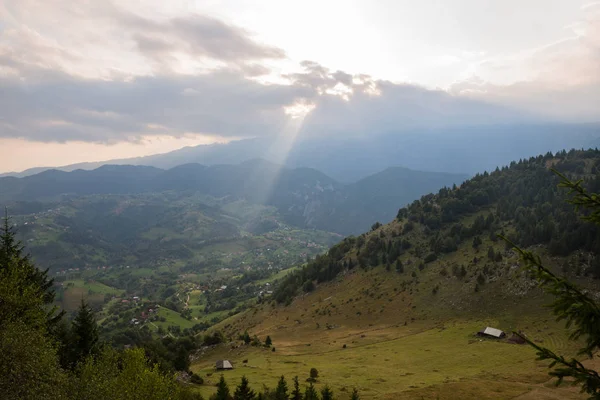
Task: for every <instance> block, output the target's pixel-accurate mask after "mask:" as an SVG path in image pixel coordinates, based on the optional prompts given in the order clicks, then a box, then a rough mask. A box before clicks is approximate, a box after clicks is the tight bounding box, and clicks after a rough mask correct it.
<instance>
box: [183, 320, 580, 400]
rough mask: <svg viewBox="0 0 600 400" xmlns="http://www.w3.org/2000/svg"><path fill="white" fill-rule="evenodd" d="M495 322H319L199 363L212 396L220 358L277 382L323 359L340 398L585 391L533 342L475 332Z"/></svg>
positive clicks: (256, 382)
mask: <svg viewBox="0 0 600 400" xmlns="http://www.w3.org/2000/svg"><path fill="white" fill-rule="evenodd" d="M488 322H492V323H493V321H456V322H452V323H449V324H447V325H444V324H441V325H438V326H435V327H428V325H429V323H427V322H425V323H418V324H415V326H412V327H372V328H371V329H367V330H361V331H343V332H341V331H340V332H336V330H335V329H334V330H326V331H323V330H318V329H314V334H313V335H311V336H307V335H304V339H305V343H302V344H299V343H297V342H295V341H289V342H288V341H286V339H285V336H283V335H281V336H280V335H278V336H276V337H274V339H273V345H274V346H275V348H276V351H275V352H272V351H270V349H267V348H256V347H251V346H241V347H239V348H237V349H234V350H232V349H230V348H227V347H222V348H220V349H219V350H216V351H214V352H211V353H208V354H206V355H204V356H203V357H202V361H200V362H198V363H197V364H195V365H194V366H193V368H192V369H193V370H194V371H195V372H197V373H199V374H200V375H201V376H202V377H203V378H205V380H206V383H205V385H203V386H202V387H201V393H202V394H203V395H204V396H205V397H207V396H209V395H210V394H211V393H213V392H214V387H213V386H211V384H212V383H216V381H217V380H218V377H219V374H217V373H215V371H214V362H215V361H216V360H217V359H229V360H231V361H232V363H233V365H234V366H235V367H236V368H235V369H234V370H232V371H225V372H224V375H225V378H226V379H227V381H228V382H229V384H230V385H235V384H236V383H237V382H239V379H240V378H241V376H242V375H245V376H246V377H248V379H249V380H250V382H251V384H252V386H253V387H254V388H255V389H260V388H262V385H263V384H264V385H267V386H269V387H274V386H275V385H276V383H277V379H278V378H279V377H280V376H281V375H285V376H286V378H287V379H288V384H289V383H291V379H292V378H293V377H294V376H296V375H297V376H299V377H300V380H301V382H304V381H305V379H306V378H308V376H309V370H310V368H312V367H315V368H317V369H318V370H319V378H318V383H317V386H318V387H321V386H323V385H324V384H328V385H329V386H330V387H332V388H333V389H334V391H335V392H336V394H337V395H338V398H340V399H344V398H349V395H348V393H349V392H351V391H352V389H353V388H357V389H358V390H359V391H360V394H361V398H363V399H398V398H403V399H460V398H470V399H472V398H477V399H511V398H518V396H525V395H528V394H529V395H531V394H532V392H535V393H536V396H535V397H524V398H537V399H546V398H548V399H549V398H564V399H568V398H572V399H578V398H581V397H580V396H579V395H578V394H577V392H576V391H575V392H574V391H573V390H572V389H570V388H559V389H555V388H553V387H551V386H550V385H546V382H547V381H548V376H547V370H546V368H545V365H544V364H543V363H539V362H536V361H534V360H535V354H534V351H533V350H532V349H531V348H530V347H529V346H526V345H516V344H509V343H507V342H505V341H495V340H487V339H480V338H477V337H475V336H474V333H475V332H477V331H478V330H479V329H481V327H482V326H484V325H486V324H487V323H488ZM557 334H558V333H557ZM552 336H554V335H552ZM560 342H561V343H562V344H563V346H562V348H561V349H560V350H563V351H570V350H572V349H569V348H568V346H566V343H567V341H566V340H561V341H560ZM313 343H321V345H320V346H313V345H312V344H313ZM344 344H345V345H346V348H344V347H343V346H344ZM243 360H248V361H247V363H244V362H243ZM209 375H210V376H209ZM557 395H558V397H552V396H557Z"/></svg>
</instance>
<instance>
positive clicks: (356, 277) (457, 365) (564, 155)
mask: <svg viewBox="0 0 600 400" xmlns="http://www.w3.org/2000/svg"><path fill="white" fill-rule="evenodd" d="M551 167H553V168H556V169H557V170H559V171H561V172H563V173H565V174H567V176H569V177H571V178H576V179H584V180H585V185H586V186H587V187H588V188H589V189H590V190H591V191H597V190H598V189H599V188H600V175H599V172H600V152H599V151H597V150H590V151H570V152H565V151H563V152H559V153H557V154H552V153H547V154H545V155H543V156H538V157H532V158H530V159H526V160H520V161H518V162H513V163H511V164H510V166H505V167H503V168H498V169H496V170H495V171H493V172H491V173H488V172H485V173H483V174H478V175H477V176H475V177H474V178H472V179H470V180H468V181H466V182H465V183H463V184H462V185H460V186H453V187H448V188H443V189H441V190H440V191H439V192H438V193H437V194H430V195H426V196H424V197H422V198H421V199H419V200H416V201H415V202H413V203H411V204H410V205H409V206H407V207H405V208H401V209H400V210H399V211H398V213H397V217H396V219H395V220H394V221H392V222H391V223H389V224H386V225H380V224H375V225H373V227H372V230H371V231H370V232H367V233H364V234H361V235H360V236H357V237H348V238H346V239H344V240H343V241H342V242H340V243H338V244H337V245H335V246H334V247H332V248H331V249H330V250H329V251H328V252H327V254H325V255H322V256H317V257H316V259H315V260H314V261H312V262H311V263H309V264H308V265H307V266H305V267H303V268H301V269H299V270H297V271H295V272H293V273H291V274H289V275H288V276H287V277H286V278H284V279H283V280H282V281H281V282H280V283H279V285H278V288H277V290H276V291H275V293H274V296H273V302H271V303H267V304H262V305H259V306H257V307H255V308H253V309H250V310H247V311H245V312H243V313H241V314H239V315H236V316H234V317H232V318H229V319H227V320H225V321H223V322H221V323H220V324H219V325H218V326H217V327H216V328H218V329H221V330H222V331H223V332H224V333H225V334H226V335H228V336H229V337H231V338H233V339H236V338H237V335H239V334H240V333H241V332H244V331H245V330H248V332H249V333H250V334H251V335H258V337H259V338H264V337H266V336H267V335H269V336H270V337H271V338H272V340H273V346H275V347H276V351H275V352H267V351H264V350H262V349H256V348H251V347H245V346H241V347H239V348H237V349H235V350H226V349H224V348H217V349H216V350H214V351H213V352H209V353H207V354H204V355H203V357H202V358H201V360H200V361H198V362H197V363H196V364H195V365H194V366H193V367H192V369H194V370H195V371H198V372H199V373H204V372H206V371H208V368H209V366H210V363H211V360H212V359H213V358H214V357H227V358H229V359H231V360H232V361H233V362H234V363H237V365H239V366H240V368H237V369H236V370H234V371H231V372H228V373H227V376H229V377H231V379H235V378H236V377H237V376H239V375H241V374H246V375H249V377H250V379H251V382H252V381H253V380H254V381H256V384H262V383H266V384H272V383H271V382H272V381H273V380H275V379H276V377H277V376H278V375H281V374H282V373H284V374H286V376H293V375H296V374H297V375H300V376H301V377H302V376H306V375H307V371H308V369H309V368H311V367H316V368H317V369H319V371H321V372H322V375H323V377H322V379H321V381H320V384H324V383H329V384H330V385H332V386H333V387H334V388H335V389H336V392H341V393H349V391H350V390H351V389H352V388H353V387H357V388H359V389H360V391H361V393H362V394H363V397H364V398H368V399H370V398H374V399H375V398H376V399H384V398H385V399H396V398H415V399H416V398H427V399H429V398H432V399H434V398H440V399H451V398H487V399H506V398H520V399H545V398H573V399H576V398H581V397H580V396H579V395H578V394H577V392H576V391H573V390H569V389H567V388H560V389H552V388H551V386H550V385H546V384H545V383H546V381H547V380H548V377H547V375H546V372H547V371H546V366H545V365H544V364H540V363H536V362H535V361H534V359H535V356H534V352H533V351H532V350H531V349H530V348H529V347H526V346H520V345H516V344H509V343H508V342H506V341H491V340H481V339H478V338H476V337H475V333H476V332H477V331H478V330H480V329H482V328H484V327H485V326H494V327H497V328H500V329H502V330H504V331H507V332H509V333H510V332H511V331H513V330H515V331H516V330H519V331H522V332H524V333H525V334H527V335H528V336H530V337H531V338H533V339H534V340H535V341H538V342H540V343H544V345H546V346H549V347H550V348H552V349H554V350H558V351H560V352H563V353H566V354H569V353H571V354H572V352H573V350H574V346H573V343H571V342H569V341H568V339H567V334H568V332H567V331H566V330H565V329H564V328H563V326H562V325H561V324H558V323H556V322H555V321H554V319H553V317H552V316H551V315H550V313H549V311H548V310H547V309H546V308H544V307H543V306H544V304H547V303H548V300H549V299H548V298H547V297H546V296H545V295H544V294H543V293H542V292H541V291H540V290H539V289H537V287H536V285H535V284H534V283H533V282H532V281H531V280H530V279H529V278H528V277H527V276H525V275H524V274H523V273H522V272H521V270H520V268H519V260H518V258H517V257H516V255H515V254H514V253H513V252H512V251H511V250H510V249H509V246H507V245H506V244H505V243H504V242H503V241H501V240H499V239H498V237H497V235H498V234H501V235H504V236H506V237H508V238H510V239H511V240H512V241H514V242H515V243H517V244H518V245H520V246H524V247H535V249H536V252H538V253H540V254H541V255H542V256H543V257H544V258H545V259H546V260H547V261H548V264H549V265H550V266H551V267H552V268H553V269H555V270H556V271H557V272H559V273H561V274H564V275H566V276H568V277H569V279H571V280H573V281H575V282H577V283H579V284H581V285H583V286H585V287H587V288H588V289H589V290H592V291H594V292H598V288H599V285H598V284H597V282H596V281H595V278H596V277H599V276H600V268H599V264H600V263H598V258H597V257H596V255H595V253H594V250H595V249H597V248H598V245H599V243H598V240H600V235H598V233H599V232H598V231H597V228H596V227H595V226H593V225H591V224H588V223H585V222H582V221H581V220H580V219H578V216H577V214H576V212H575V211H574V210H573V208H572V206H570V205H569V204H567V203H566V202H565V199H566V193H564V191H562V190H561V189H559V188H557V183H558V180H557V178H556V176H555V175H554V174H552V173H551V172H550V170H549V169H550V168H551ZM509 336H510V335H509ZM243 359H247V360H249V361H248V364H249V365H250V366H252V367H254V368H251V369H248V368H245V367H243V366H242V365H243V364H241V361H242V360H243ZM228 379H229V378H228ZM206 393H210V390H209V389H207V390H206ZM341 398H343V395H342V397H341Z"/></svg>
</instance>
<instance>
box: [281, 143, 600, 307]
mask: <svg viewBox="0 0 600 400" xmlns="http://www.w3.org/2000/svg"><path fill="white" fill-rule="evenodd" d="M550 168H555V169H557V170H558V171H560V172H562V173H565V174H566V175H567V176H569V177H571V178H573V179H584V181H585V185H586V187H588V188H589V190H591V191H592V192H593V191H597V190H598V189H599V188H600V174H599V172H600V152H599V151H597V150H589V151H570V152H566V151H563V152H559V153H557V154H556V155H553V154H551V153H547V154H546V155H544V156H538V157H533V158H530V159H527V160H520V161H518V162H513V163H511V164H510V166H505V167H502V168H501V169H500V168H498V169H496V170H495V171H493V172H491V173H488V172H485V173H483V174H478V175H476V176H475V177H474V178H472V179H470V180H468V181H466V182H464V183H463V184H462V185H460V186H456V185H455V186H453V187H451V188H442V189H441V190H439V192H438V193H437V194H435V195H434V194H430V195H426V196H423V197H422V198H421V199H419V200H416V201H414V202H413V203H411V204H410V205H409V206H408V207H405V208H402V209H400V210H399V211H398V214H397V218H396V221H394V222H393V223H392V224H390V225H387V226H379V225H374V226H373V229H372V232H370V233H367V234H362V235H360V236H358V237H348V238H346V239H344V240H343V241H342V242H341V243H339V244H337V245H336V246H334V247H332V248H331V249H330V250H329V252H328V254H327V255H324V256H320V257H317V259H316V260H315V261H314V262H312V263H311V264H309V265H308V266H307V267H306V268H304V269H302V270H301V271H298V272H297V273H295V274H294V275H291V276H289V277H288V279H287V280H286V281H285V282H283V283H282V284H281V286H280V287H279V288H278V290H277V292H276V298H277V299H278V301H280V302H289V301H290V300H291V299H292V298H293V296H295V295H297V294H299V293H302V292H303V291H304V292H306V291H309V290H312V288H313V287H314V284H315V283H317V284H318V283H319V282H325V281H330V280H332V279H334V278H335V277H336V276H338V274H340V273H341V272H343V271H348V270H351V269H353V268H355V267H360V268H363V269H368V268H373V267H376V266H378V265H384V266H386V267H387V268H393V269H394V270H398V271H402V270H403V268H404V267H403V263H406V261H407V259H408V260H409V263H412V264H416V265H418V267H419V269H420V270H422V269H424V268H426V267H427V266H428V265H430V264H434V265H435V264H436V263H434V262H435V261H436V260H438V259H439V258H440V257H442V256H443V255H445V254H450V253H454V252H456V251H457V250H458V249H459V247H460V246H461V245H463V244H465V243H467V242H468V243H469V244H470V245H471V246H472V247H473V248H474V249H479V248H481V247H482V243H483V242H484V241H485V242H486V243H490V242H492V243H495V242H497V241H498V238H497V235H499V234H500V235H504V236H506V237H507V238H508V239H510V240H511V241H513V242H514V243H516V244H518V245H520V246H523V247H528V246H532V245H545V246H546V247H547V249H548V252H549V254H550V255H551V256H563V257H564V256H568V255H570V254H572V253H573V252H575V251H584V252H592V251H595V250H596V249H598V248H600V247H599V246H600V235H598V229H597V227H595V226H594V225H593V224H589V223H586V222H583V221H581V220H580V219H579V218H577V214H576V212H575V211H574V210H573V207H572V206H570V205H569V204H567V203H566V202H565V199H566V193H564V191H560V190H559V188H557V183H558V178H557V177H556V176H555V175H554V174H552V173H551V172H550V170H549V169H550ZM488 247H489V252H487V253H486V254H485V256H484V257H483V259H482V257H481V256H479V257H475V258H478V259H479V260H468V263H470V264H472V265H471V268H470V270H469V271H470V273H472V270H473V268H475V269H477V270H479V269H481V268H485V269H486V271H485V272H487V274H488V275H489V274H492V275H493V274H494V272H493V269H494V268H492V271H489V269H490V265H495V264H498V263H500V262H501V261H502V257H503V252H498V251H497V250H495V248H496V246H492V247H490V246H488ZM484 250H488V248H487V247H485V248H484ZM599 261H600V260H598V261H597V258H596V257H595V255H591V256H590V258H589V262H588V263H586V265H587V268H586V270H585V271H582V270H576V271H570V270H568V266H564V268H565V272H569V273H576V274H587V275H590V276H594V277H600V262H599ZM438 264H439V263H438ZM484 265H485V266H484ZM467 267H468V264H467V263H463V264H461V265H458V264H453V265H452V266H451V270H449V271H446V273H449V274H454V275H457V276H460V275H462V274H465V272H461V271H464V270H465V268H467ZM485 272H484V271H482V273H484V274H485ZM485 279H487V278H483V279H482V280H485Z"/></svg>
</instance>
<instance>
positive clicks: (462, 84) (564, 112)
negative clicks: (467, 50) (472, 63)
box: [449, 2, 600, 122]
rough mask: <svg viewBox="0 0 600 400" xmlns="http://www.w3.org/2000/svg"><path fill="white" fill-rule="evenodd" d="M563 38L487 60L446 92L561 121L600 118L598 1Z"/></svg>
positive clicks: (599, 26)
mask: <svg viewBox="0 0 600 400" xmlns="http://www.w3.org/2000/svg"><path fill="white" fill-rule="evenodd" d="M582 11H583V12H584V16H583V18H581V20H579V21H577V22H575V23H573V24H570V25H569V26H567V27H566V28H567V30H568V31H569V32H570V33H571V35H570V36H569V37H566V38H563V39H561V40H558V41H556V42H554V43H550V44H547V45H545V46H541V47H538V48H535V49H530V50H528V51H523V52H521V53H519V54H513V55H510V56H504V57H496V58H490V59H487V60H485V61H483V62H481V63H479V64H478V65H477V66H476V67H475V68H474V71H473V72H474V75H473V76H471V77H469V78H467V79H465V80H462V81H459V82H456V83H455V84H454V85H452V87H451V88H450V90H449V91H450V93H452V94H454V95H457V96H469V97H471V98H473V99H478V100H485V101H488V102H492V103H494V104H503V105H507V106H508V105H510V106H511V107H516V108H522V109H525V110H529V111H530V112H533V113H535V114H537V115H539V116H540V117H543V118H550V119H555V120H563V121H565V120H566V121H579V122H583V121H588V122H597V121H598V120H600V106H599V104H600V2H596V3H590V4H588V5H586V6H584V7H582ZM524 76H525V78H523V77H524Z"/></svg>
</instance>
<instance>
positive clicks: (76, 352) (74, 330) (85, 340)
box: [71, 299, 99, 366]
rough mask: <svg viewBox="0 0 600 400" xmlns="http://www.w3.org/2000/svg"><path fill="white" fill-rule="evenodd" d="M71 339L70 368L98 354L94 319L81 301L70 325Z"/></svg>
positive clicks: (96, 327)
mask: <svg viewBox="0 0 600 400" xmlns="http://www.w3.org/2000/svg"><path fill="white" fill-rule="evenodd" d="M71 337H72V343H71V350H72V356H71V363H72V366H75V365H76V364H78V363H80V362H83V361H85V359H86V358H88V357H89V356H93V355H95V354H97V353H98V351H99V337H98V325H97V324H96V317H95V315H94V312H93V311H92V309H91V308H90V307H89V306H88V304H87V303H86V302H85V301H84V300H83V299H82V300H81V305H80V306H79V310H78V311H77V315H76V316H75V318H74V319H73V322H72V324H71Z"/></svg>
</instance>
